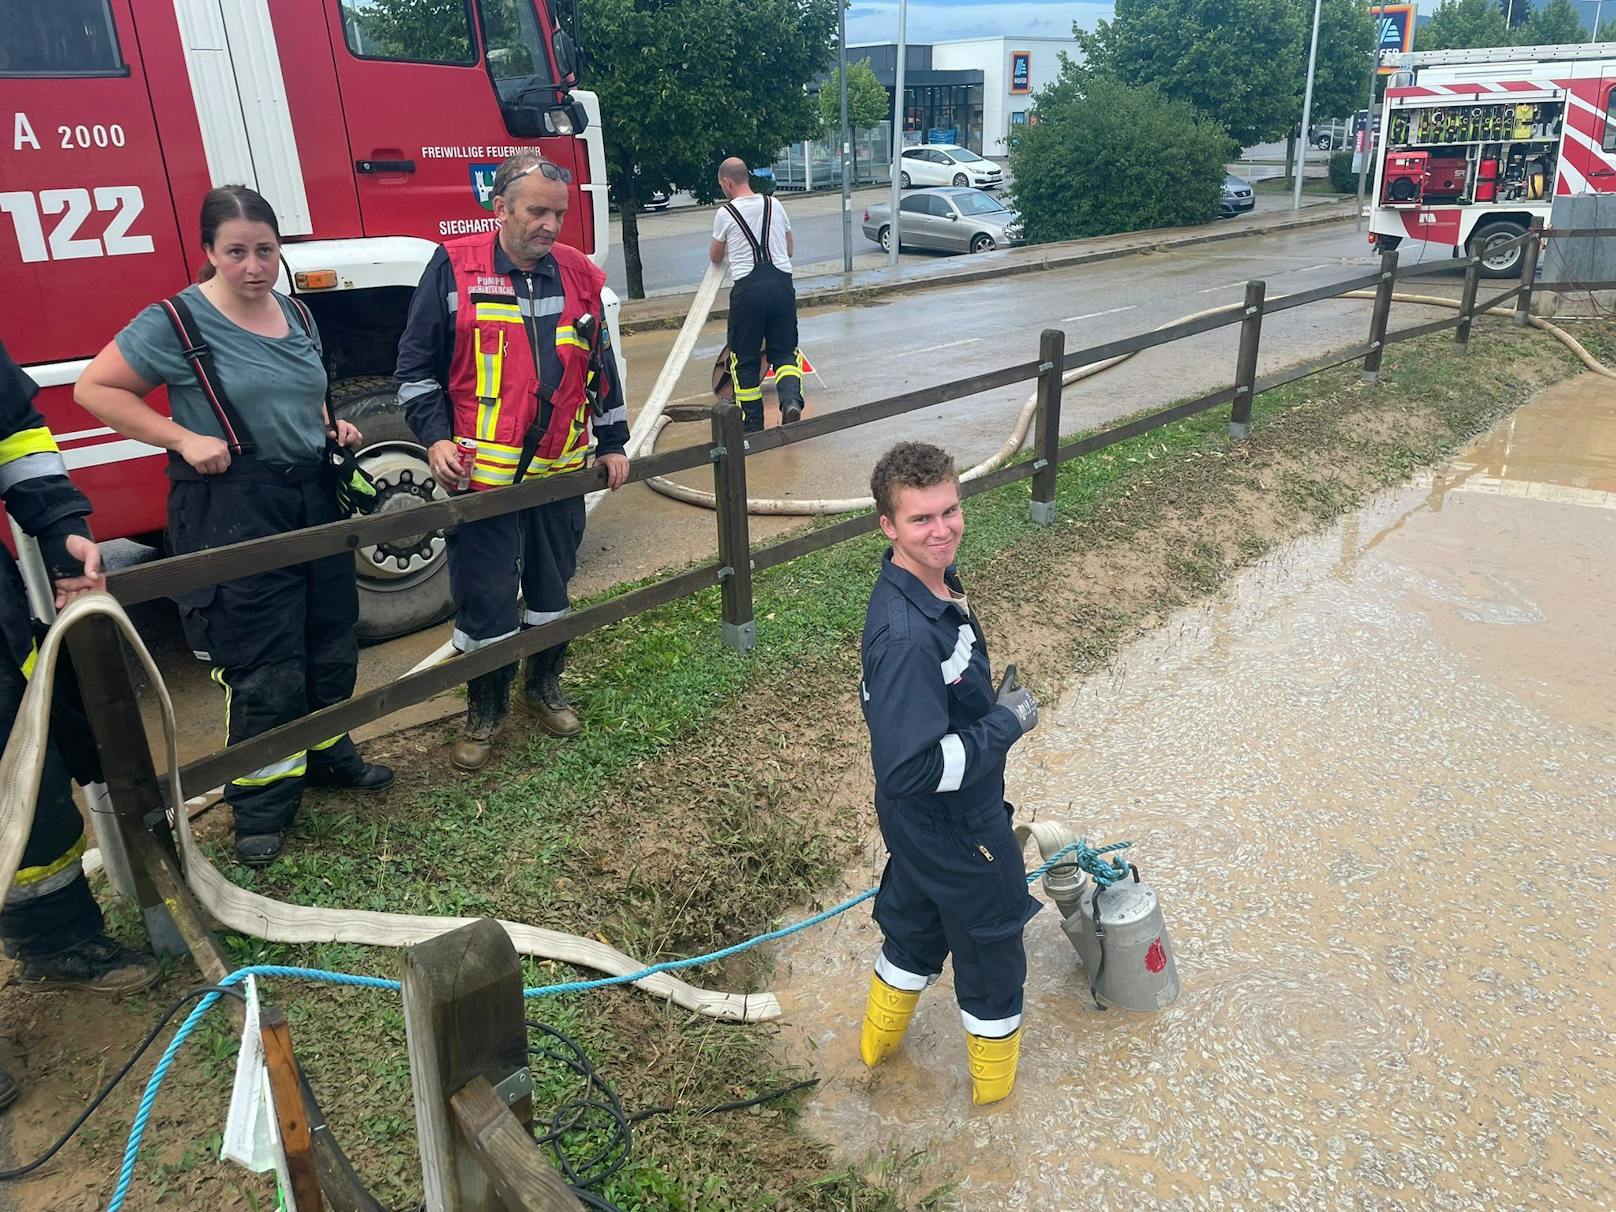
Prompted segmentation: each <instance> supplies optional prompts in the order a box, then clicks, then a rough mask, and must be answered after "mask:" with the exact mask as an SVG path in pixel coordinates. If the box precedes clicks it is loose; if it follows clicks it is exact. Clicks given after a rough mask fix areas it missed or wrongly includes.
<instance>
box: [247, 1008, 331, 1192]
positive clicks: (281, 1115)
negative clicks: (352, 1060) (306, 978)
mask: <svg viewBox="0 0 1616 1212" xmlns="http://www.w3.org/2000/svg"><path fill="white" fill-rule="evenodd" d="M258 1033H259V1035H260V1036H261V1037H262V1038H263V1041H264V1067H265V1068H266V1069H268V1070H269V1089H270V1093H271V1094H272V1095H273V1096H274V1103H275V1122H276V1124H277V1125H278V1126H279V1128H280V1136H281V1149H282V1151H283V1152H284V1153H285V1154H286V1173H287V1176H288V1177H289V1178H290V1179H291V1182H292V1198H293V1199H295V1200H296V1201H297V1212H325V1200H324V1199H323V1198H321V1195H320V1179H319V1176H318V1174H317V1173H316V1172H315V1166H314V1138H313V1136H312V1135H311V1134H310V1130H309V1117H308V1114H307V1113H306V1111H305V1109H304V1106H303V1088H302V1083H301V1082H300V1081H299V1076H300V1075H299V1073H298V1068H297V1058H296V1056H294V1055H293V1053H292V1029H291V1028H290V1027H289V1026H288V1025H287V1023H286V1014H285V1013H284V1012H283V1011H281V1010H279V1009H277V1008H276V1007H274V1006H265V1007H264V1009H263V1013H262V1016H261V1017H260V1018H259V1022H258Z"/></svg>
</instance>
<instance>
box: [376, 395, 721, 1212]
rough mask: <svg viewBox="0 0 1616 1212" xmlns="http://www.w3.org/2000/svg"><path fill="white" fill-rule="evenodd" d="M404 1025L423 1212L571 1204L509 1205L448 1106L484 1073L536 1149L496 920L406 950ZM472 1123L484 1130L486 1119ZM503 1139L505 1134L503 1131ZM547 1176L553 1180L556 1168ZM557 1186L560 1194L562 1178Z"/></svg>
mask: <svg viewBox="0 0 1616 1212" xmlns="http://www.w3.org/2000/svg"><path fill="white" fill-rule="evenodd" d="M737 415H739V410H737ZM404 1031H405V1034H406V1037H407V1041H408V1045H409V1056H410V1087H411V1089H412V1090H413V1092H414V1094H415V1128H416V1135H417V1137H418V1138H419V1141H420V1146H421V1178H422V1184H423V1187H424V1188H425V1194H426V1207H427V1212H504V1210H505V1209H512V1210H513V1212H514V1210H515V1209H520V1208H537V1209H550V1208H553V1207H561V1208H569V1207H570V1208H575V1207H576V1206H577V1201H576V1200H574V1201H573V1202H572V1204H570V1205H568V1204H556V1203H554V1202H548V1201H549V1197H550V1194H551V1193H553V1191H554V1187H553V1186H552V1187H550V1188H549V1189H548V1190H545V1189H543V1188H541V1187H534V1186H531V1185H529V1186H528V1187H527V1188H526V1192H527V1194H528V1195H529V1196H530V1199H529V1201H528V1202H525V1203H522V1202H518V1203H511V1202H509V1200H508V1199H507V1198H505V1197H503V1196H502V1195H501V1193H500V1185H499V1183H498V1182H496V1181H495V1180H494V1179H493V1178H492V1177H491V1176H490V1175H489V1173H488V1172H487V1170H486V1169H485V1167H484V1164H483V1161H482V1160H481V1157H480V1151H481V1152H486V1150H487V1145H486V1142H483V1141H480V1140H478V1139H468V1138H467V1136H466V1133H465V1130H464V1129H462V1128H461V1127H459V1126H458V1125H459V1123H460V1122H461V1117H460V1116H458V1115H457V1114H456V1112H455V1110H454V1108H453V1106H452V1105H451V1100H452V1099H454V1098H455V1097H456V1096H457V1095H459V1094H462V1093H463V1092H464V1090H465V1088H466V1087H468V1086H471V1085H472V1084H473V1083H474V1082H475V1080H476V1079H477V1078H483V1079H484V1080H485V1081H486V1083H487V1085H488V1086H489V1087H491V1088H492V1090H493V1091H494V1092H495V1093H496V1095H497V1097H498V1099H499V1101H500V1102H501V1104H502V1105H503V1108H504V1110H505V1112H506V1115H507V1116H508V1117H510V1118H511V1121H512V1123H514V1124H515V1125H516V1126H517V1128H518V1130H519V1131H520V1132H521V1133H522V1134H524V1135H526V1137H527V1143H528V1144H529V1145H530V1146H531V1148H532V1151H533V1152H534V1153H535V1154H537V1153H539V1146H538V1144H537V1143H536V1142H535V1141H534V1140H533V1139H532V1135H531V1133H530V1132H529V1129H530V1128H531V1127H532V1124H533V1081H532V1077H531V1075H530V1074H529V1072H528V1062H527V1024H526V1022H524V1021H523V1017H522V962H521V960H520V959H518V958H517V955H516V948H515V947H513V946H511V940H510V936H509V935H507V934H506V933H505V928H504V927H503V926H501V925H500V924H499V923H498V922H496V921H494V920H493V919H492V918H482V919H480V920H478V921H475V922H472V923H471V924H470V925H469V926H461V927H460V928H459V929H457V930H450V931H448V932H447V933H445V934H440V935H438V936H437V937H436V938H431V939H428V940H427V941H426V942H424V943H417V944H415V945H414V946H413V947H406V948H405V949H404ZM476 1088H477V1089H480V1088H481V1087H476ZM468 1097H469V1096H468ZM473 1105H474V1106H476V1105H478V1104H476V1103H474V1104H473ZM479 1124H480V1127H479V1132H480V1133H481V1134H482V1135H483V1136H486V1135H487V1132H488V1125H487V1123H486V1121H479ZM501 1137H502V1139H504V1140H507V1141H508V1140H509V1134H508V1132H502V1133H501ZM541 1160H542V1158H541ZM534 1173H537V1171H535V1172H534ZM550 1176H551V1177H552V1178H555V1179H556V1181H557V1182H559V1181H560V1179H559V1176H558V1175H555V1173H554V1171H551V1172H550ZM561 1190H562V1191H566V1184H565V1183H561ZM568 1196H569V1198H571V1196H570V1192H569V1193H568Z"/></svg>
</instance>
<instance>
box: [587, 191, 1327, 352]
mask: <svg viewBox="0 0 1616 1212" xmlns="http://www.w3.org/2000/svg"><path fill="white" fill-rule="evenodd" d="M1355 205H1356V204H1355V203H1341V204H1337V205H1335V206H1320V207H1318V208H1316V209H1317V210H1319V211H1323V212H1325V213H1322V214H1304V215H1302V216H1298V217H1296V218H1292V219H1282V220H1280V221H1278V222H1274V223H1265V224H1263V225H1262V226H1261V227H1239V228H1222V229H1220V230H1215V231H1212V230H1202V229H1197V230H1195V231H1193V232H1192V233H1186V234H1184V235H1180V236H1165V237H1164V236H1154V233H1149V232H1145V233H1138V234H1139V235H1140V236H1141V237H1142V238H1140V239H1139V240H1138V241H1137V242H1136V243H1129V244H1120V245H1118V246H1116V247H1113V248H1093V247H1088V246H1089V245H1092V243H1093V241H1092V240H1073V241H1069V242H1066V243H1062V244H1047V245H1041V246H1037V247H1038V248H1039V249H1041V250H1042V252H1043V254H1044V255H1043V256H1041V257H1038V258H1037V259H1036V260H1035V259H1033V258H1032V257H1028V258H1027V259H1025V260H1017V261H1008V260H1007V261H1003V262H998V263H995V264H991V265H981V264H980V261H978V260H976V259H973V260H972V265H973V268H969V269H961V270H958V271H955V272H945V273H939V274H933V275H929V276H926V277H918V278H908V279H905V278H899V279H896V280H894V281H888V282H870V283H867V284H848V283H842V282H836V283H834V284H832V285H829V286H818V287H814V286H808V287H807V288H806V289H804V290H801V291H799V293H798V295H797V306H798V307H821V306H825V305H827V304H841V305H844V306H845V305H848V304H857V303H865V302H868V301H869V300H871V299H875V298H879V297H881V296H883V295H891V294H899V293H903V292H907V291H918V290H931V289H934V288H936V287H939V286H952V285H955V284H958V283H963V282H981V281H985V280H987V279H989V278H1000V277H1010V276H1013V275H1016V274H1026V273H1040V272H1042V271H1044V270H1049V269H1066V268H1069V267H1071V266H1075V265H1090V264H1094V263H1097V262H1100V261H1113V260H1116V259H1117V258H1119V257H1130V256H1135V255H1139V254H1146V253H1161V252H1170V251H1172V250H1174V249H1179V248H1192V247H1194V246H1196V245H1199V244H1213V243H1217V242H1220V241H1223V240H1241V239H1247V238H1249V237H1251V236H1266V235H1270V234H1273V233H1275V232H1287V231H1296V230H1298V229H1301V228H1306V227H1322V226H1324V225H1326V224H1329V223H1337V222H1341V221H1344V220H1346V219H1350V218H1351V217H1352V214H1353V208H1354V206H1355ZM1153 236H1154V238H1152V237H1153ZM1061 250H1064V251H1061ZM1017 251H1022V250H1010V251H1009V255H1011V256H1014V255H1015V252H1017ZM1027 251H1031V250H1027ZM988 255H989V256H992V255H993V254H988ZM834 276H835V277H838V278H839V277H841V275H839V274H838V275H834ZM807 281H808V282H812V281H813V279H811V278H810V279H807ZM694 297H695V294H694V292H691V293H690V294H680V295H658V296H657V297H656V298H655V299H636V300H633V301H632V302H625V303H624V304H623V311H622V313H621V314H620V317H619V319H618V325H619V329H620V331H622V332H623V333H624V334H625V335H627V334H632V333H641V332H656V331H658V330H659V329H672V328H679V327H680V326H682V325H683V324H684V322H685V315H686V313H687V311H688V308H689V302H690V300H691V299H693V298H694ZM675 303H677V304H680V305H682V306H681V307H680V308H679V309H678V310H672V309H670V308H669V305H670V304H675ZM641 307H643V308H645V310H646V311H648V312H650V311H651V308H652V307H656V308H657V312H656V313H653V314H647V315H643V316H636V315H633V314H632V310H634V309H637V308H641ZM727 315H729V292H728V291H727V290H726V291H725V292H724V293H723V294H721V295H720V296H719V299H718V301H717V302H716V303H715V304H714V305H713V310H712V312H711V313H710V315H709V317H708V318H709V319H712V320H718V319H723V318H724V317H725V316H727Z"/></svg>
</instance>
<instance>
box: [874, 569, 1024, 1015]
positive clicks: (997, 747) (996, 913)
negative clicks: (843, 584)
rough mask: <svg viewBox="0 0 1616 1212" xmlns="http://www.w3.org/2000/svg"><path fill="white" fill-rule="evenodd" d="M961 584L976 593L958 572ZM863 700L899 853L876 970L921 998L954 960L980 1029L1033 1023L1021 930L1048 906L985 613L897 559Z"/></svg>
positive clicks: (878, 603) (879, 912)
mask: <svg viewBox="0 0 1616 1212" xmlns="http://www.w3.org/2000/svg"><path fill="white" fill-rule="evenodd" d="M946 579H947V582H948V586H949V588H950V589H951V590H952V591H953V592H955V593H956V594H961V595H962V596H963V590H962V589H961V588H960V583H959V579H958V578H957V576H956V575H955V573H954V570H953V569H949V571H948V574H947V578H946ZM861 655H862V661H863V670H864V680H863V683H862V685H861V686H860V690H859V698H860V699H861V700H862V704H863V708H864V721H865V723H866V725H868V727H869V730H870V758H871V761H872V763H873V764H874V767H875V810H876V816H877V818H878V819H879V821H880V824H881V836H882V838H883V839H884V840H885V841H886V844H887V850H888V851H889V854H890V857H889V858H888V860H887V865H886V870H885V871H883V872H882V874H881V888H880V891H879V892H877V893H876V897H875V920H876V923H877V924H878V925H879V926H880V927H881V932H882V934H883V935H885V942H884V943H883V945H882V948H881V956H880V958H879V959H878V960H877V961H876V967H875V971H876V975H878V976H879V977H880V978H881V979H882V980H884V981H885V982H886V983H887V984H889V985H891V986H892V987H893V988H895V989H907V990H920V989H924V988H925V987H926V986H927V985H928V984H930V983H931V982H932V981H934V980H936V979H937V976H938V975H939V974H940V973H941V972H942V970H943V960H944V958H946V957H947V956H948V955H950V954H952V955H953V957H954V993H955V997H956V999H957V1000H958V1001H959V1007H960V1017H961V1018H962V1019H963V1020H964V1023H965V1029H966V1030H967V1031H968V1032H970V1033H971V1034H972V1035H977V1036H983V1037H988V1038H994V1037H999V1036H1005V1035H1009V1034H1010V1033H1011V1032H1012V1031H1014V1030H1016V1029H1017V1028H1018V1027H1020V1026H1021V987H1022V984H1023V982H1024V981H1025V979H1026V975H1027V958H1026V953H1025V951H1024V950H1023V949H1022V943H1021V932H1022V928H1023V927H1024V926H1025V925H1026V924H1027V922H1028V920H1029V919H1030V918H1031V917H1032V915H1033V914H1035V913H1037V912H1038V910H1039V908H1040V905H1039V903H1038V901H1036V900H1035V899H1033V897H1032V896H1031V895H1030V894H1029V893H1028V891H1027V883H1026V870H1025V868H1024V867H1023V865H1022V860H1021V847H1020V846H1019V845H1018V844H1017V843H1016V838H1015V834H1014V832H1012V830H1011V827H1010V813H1011V806H1010V805H1009V804H1008V803H1006V802H1005V799H1004V762H1005V757H1006V755H1007V754H1008V753H1009V751H1010V746H1011V745H1013V744H1015V742H1016V741H1018V740H1020V739H1021V725H1020V723H1019V722H1018V721H1017V719H1016V717H1015V713H1014V712H1012V711H1011V710H1010V709H1009V708H1007V707H1000V706H998V705H997V695H996V694H995V691H994V688H993V679H992V670H991V667H990V665H989V663H988V650H987V641H986V639H985V638H984V637H983V635H982V628H981V626H980V625H979V624H978V622H977V620H976V618H975V616H974V615H969V614H967V613H966V612H965V611H963V610H961V609H960V607H959V605H958V604H956V603H954V602H945V601H944V600H943V599H941V598H939V597H937V596H936V595H935V594H934V593H932V592H931V590H929V589H927V588H926V586H925V585H923V584H921V582H920V581H919V580H918V579H917V578H916V577H914V576H913V575H912V574H910V573H908V572H906V571H904V570H903V569H902V568H900V567H898V566H897V565H896V564H894V563H893V562H892V553H891V552H890V551H888V552H887V554H886V557H885V558H884V559H883V561H882V564H881V576H880V579H879V580H878V581H877V582H876V584H875V589H874V591H873V592H872V593H871V594H870V605H869V610H868V612H867V613H866V615H865V619H864V640H863V645H862V653H861Z"/></svg>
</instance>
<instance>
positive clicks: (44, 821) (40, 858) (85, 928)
mask: <svg viewBox="0 0 1616 1212" xmlns="http://www.w3.org/2000/svg"><path fill="white" fill-rule="evenodd" d="M4 565H5V567H4V570H3V571H0V577H4V578H5V580H6V581H7V582H8V583H7V584H6V585H4V587H0V592H3V593H5V594H6V595H7V598H8V600H7V602H6V608H7V610H6V613H7V614H17V613H18V612H19V611H20V612H21V614H20V618H21V619H22V621H23V623H24V624H26V621H27V608H26V606H24V605H23V602H24V601H25V600H26V599H25V598H24V597H23V588H22V579H21V578H20V577H19V576H18V575H17V570H16V568H15V566H13V565H12V563H11V561H10V559H9V558H7V559H5V560H4ZM6 574H9V575H6ZM6 630H8V631H11V630H13V629H12V628H9V627H8V628H7V629H6ZM27 686H28V681H27V679H26V678H25V677H24V676H23V673H22V670H21V669H19V668H17V666H16V665H15V664H14V663H13V662H12V661H10V660H5V659H3V658H0V719H4V721H5V725H6V732H7V734H8V735H9V734H10V732H11V726H12V724H13V723H14V722H15V721H16V719H17V708H18V707H19V706H20V705H21V703H22V696H23V691H24V690H26V689H27ZM83 853H84V819H83V818H82V817H81V816H80V815H79V809H78V805H77V804H75V803H74V802H73V789H72V786H71V784H70V783H69V781H68V773H67V764H66V763H65V762H64V761H63V760H62V754H61V751H60V750H59V749H58V748H57V747H56V742H55V741H54V740H52V741H50V742H49V743H48V744H47V745H46V748H45V767H44V771H43V774H42V775H41V777H40V780H39V799H38V801H37V803H36V805H35V808H34V826H33V828H32V829H31V830H30V831H29V833H28V841H27V843H26V844H25V845H24V846H23V851H22V860H21V862H20V863H19V864H18V866H17V875H16V878H15V879H14V880H13V881H12V885H11V891H10V892H9V893H8V894H7V896H6V903H5V906H4V908H3V909H0V941H3V942H4V943H5V948H6V952H7V953H8V954H9V955H11V956H13V957H14V958H19V959H20V958H23V957H33V956H40V955H53V954H55V953H56V952H58V951H61V950H64V949H65V948H68V947H72V946H76V945H77V944H79V943H82V942H84V941H85V940H86V939H89V938H93V937H95V936H96V935H97V934H100V933H101V928H102V921H101V909H100V907H99V906H98V905H97V904H96V903H95V898H94V897H93V896H91V895H90V884H89V881H88V880H86V879H85V878H84V866H83V864H82V863H81V862H80V861H79V856H80V855H82V854H83Z"/></svg>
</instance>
